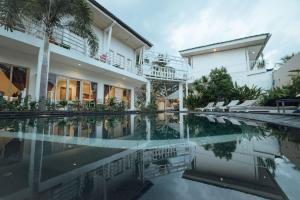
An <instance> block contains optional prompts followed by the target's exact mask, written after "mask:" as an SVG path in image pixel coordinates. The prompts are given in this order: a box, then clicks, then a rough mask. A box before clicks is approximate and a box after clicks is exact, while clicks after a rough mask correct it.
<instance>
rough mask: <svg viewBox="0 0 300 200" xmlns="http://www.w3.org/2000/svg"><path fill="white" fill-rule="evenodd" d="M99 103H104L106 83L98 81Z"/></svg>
mask: <svg viewBox="0 0 300 200" xmlns="http://www.w3.org/2000/svg"><path fill="white" fill-rule="evenodd" d="M97 103H98V104H103V103H104V84H103V82H98V84H97Z"/></svg>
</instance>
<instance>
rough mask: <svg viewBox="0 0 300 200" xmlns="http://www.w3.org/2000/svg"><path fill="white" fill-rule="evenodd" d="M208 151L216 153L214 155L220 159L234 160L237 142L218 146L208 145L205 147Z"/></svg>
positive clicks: (218, 144)
mask: <svg viewBox="0 0 300 200" xmlns="http://www.w3.org/2000/svg"><path fill="white" fill-rule="evenodd" d="M203 147H204V149H205V150H206V151H212V152H214V155H215V156H216V157H218V158H221V159H222V158H225V159H226V160H227V161H229V160H231V159H232V153H233V152H235V149H236V141H233V142H224V143H217V144H206V145H204V146H203Z"/></svg>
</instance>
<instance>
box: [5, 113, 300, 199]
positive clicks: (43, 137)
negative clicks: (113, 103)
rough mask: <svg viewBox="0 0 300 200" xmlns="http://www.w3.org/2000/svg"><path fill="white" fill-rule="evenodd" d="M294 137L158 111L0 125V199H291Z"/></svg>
mask: <svg viewBox="0 0 300 200" xmlns="http://www.w3.org/2000/svg"><path fill="white" fill-rule="evenodd" d="M299 133H300V131H299V130H297V129H292V128H288V127H279V126H275V125H270V124H266V123H262V122H256V121H249V120H241V119H237V118H232V117H216V116H212V115H186V114H175V113H162V114H158V115H118V116H98V117H92V116H90V117H71V118H38V119H35V118H28V119H24V118H22V119H1V120H0V155H1V157H0V186H1V187H0V198H1V199H64V200H65V199H118V200H119V199H262V198H266V199H299V197H300V191H299V189H298V188H299V185H300V172H299V169H300V156H299V155H300V134H299Z"/></svg>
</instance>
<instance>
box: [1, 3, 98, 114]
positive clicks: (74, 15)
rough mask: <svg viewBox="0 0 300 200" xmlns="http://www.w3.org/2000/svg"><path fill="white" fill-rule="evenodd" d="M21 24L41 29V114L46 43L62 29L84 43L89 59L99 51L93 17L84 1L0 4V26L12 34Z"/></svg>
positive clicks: (46, 60) (43, 95)
mask: <svg viewBox="0 0 300 200" xmlns="http://www.w3.org/2000/svg"><path fill="white" fill-rule="evenodd" d="M24 20H30V22H32V23H33V24H37V25H41V26H42V28H43V33H44V39H43V61H42V67H41V70H40V71H39V72H38V73H40V77H41V84H40V95H39V100H40V106H39V107H40V110H45V108H46V106H45V105H46V98H47V83H48V72H49V55H50V54H49V40H51V39H53V31H54V30H55V28H65V29H67V30H69V31H71V32H73V33H75V34H77V35H79V36H81V37H82V38H84V39H86V40H87V42H88V45H89V46H90V53H91V56H94V55H95V54H96V52H97V51H98V39H97V37H96V35H95V33H94V32H93V29H92V26H91V24H92V16H91V11H90V7H89V5H88V2H87V1H86V0H0V26H4V28H5V30H7V31H11V32H12V31H14V30H15V28H16V26H18V25H22V26H24V27H25V28H26V25H25V24H24V23H23V22H24Z"/></svg>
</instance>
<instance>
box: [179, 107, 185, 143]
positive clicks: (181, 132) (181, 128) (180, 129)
mask: <svg viewBox="0 0 300 200" xmlns="http://www.w3.org/2000/svg"><path fill="white" fill-rule="evenodd" d="M179 132H180V139H184V123H183V113H179Z"/></svg>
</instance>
